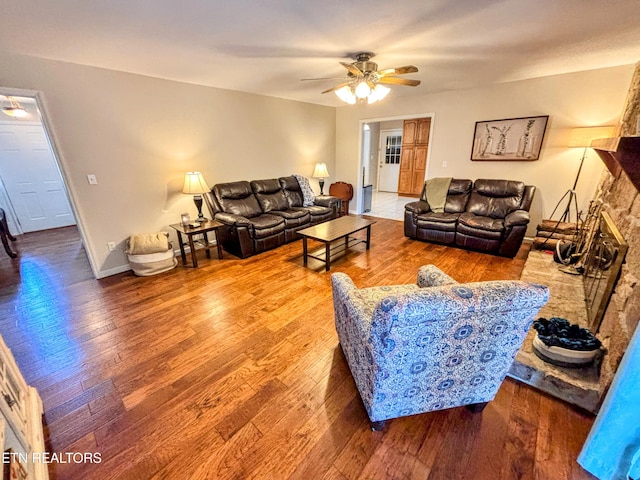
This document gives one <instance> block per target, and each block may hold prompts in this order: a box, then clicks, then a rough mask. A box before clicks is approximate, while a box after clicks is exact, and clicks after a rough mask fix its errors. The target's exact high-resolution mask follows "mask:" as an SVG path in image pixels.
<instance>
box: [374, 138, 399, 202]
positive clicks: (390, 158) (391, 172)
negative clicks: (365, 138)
mask: <svg viewBox="0 0 640 480" xmlns="http://www.w3.org/2000/svg"><path fill="white" fill-rule="evenodd" d="M401 150H402V130H382V131H381V132H380V150H379V152H380V155H379V168H378V190H379V191H381V192H397V191H398V175H399V174H400V155H401V153H402V152H401Z"/></svg>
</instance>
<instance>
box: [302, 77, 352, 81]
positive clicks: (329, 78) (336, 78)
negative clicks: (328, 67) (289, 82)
mask: <svg viewBox="0 0 640 480" xmlns="http://www.w3.org/2000/svg"><path fill="white" fill-rule="evenodd" d="M315 80H345V77H320V78H301V79H300V81H301V82H310V81H315Z"/></svg>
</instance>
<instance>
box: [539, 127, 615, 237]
mask: <svg viewBox="0 0 640 480" xmlns="http://www.w3.org/2000/svg"><path fill="white" fill-rule="evenodd" d="M613 128H614V127H582V128H574V129H573V130H571V137H570V138H569V144H568V145H567V146H568V147H569V148H583V149H584V151H583V152H582V158H581V159H580V166H579V167H578V173H577V174H576V178H575V180H574V181H573V187H571V188H570V189H569V190H567V191H566V193H565V194H564V195H563V196H562V198H561V199H560V201H559V202H558V203H557V204H556V206H555V208H554V209H553V212H552V213H551V218H553V215H554V214H555V213H556V210H558V208H560V206H561V205H562V204H563V202H564V201H565V199H566V202H567V203H566V206H565V208H564V210H563V211H562V215H561V216H560V218H559V220H558V224H559V223H560V222H564V221H568V222H570V221H571V206H572V205H573V206H574V208H575V213H576V230H577V228H578V223H579V221H580V219H579V213H578V200H577V198H576V186H577V185H578V180H579V179H580V172H582V165H584V160H585V158H587V148H589V147H590V146H591V141H592V140H594V139H596V138H609V137H610V136H611V135H612V134H613ZM556 228H557V225H556Z"/></svg>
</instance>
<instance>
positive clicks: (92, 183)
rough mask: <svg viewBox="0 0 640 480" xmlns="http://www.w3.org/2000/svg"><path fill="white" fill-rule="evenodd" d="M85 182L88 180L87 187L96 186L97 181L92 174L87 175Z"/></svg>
mask: <svg viewBox="0 0 640 480" xmlns="http://www.w3.org/2000/svg"><path fill="white" fill-rule="evenodd" d="M87 180H89V185H97V184H98V179H97V178H96V176H95V175H93V174H92V173H91V174H89V175H87Z"/></svg>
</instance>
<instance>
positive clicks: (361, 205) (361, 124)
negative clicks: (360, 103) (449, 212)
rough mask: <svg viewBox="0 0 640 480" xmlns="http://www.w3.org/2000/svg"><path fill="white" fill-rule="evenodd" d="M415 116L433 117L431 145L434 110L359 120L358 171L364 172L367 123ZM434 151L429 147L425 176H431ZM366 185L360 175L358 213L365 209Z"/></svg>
mask: <svg viewBox="0 0 640 480" xmlns="http://www.w3.org/2000/svg"><path fill="white" fill-rule="evenodd" d="M414 118H430V119H431V128H430V129H429V147H431V146H432V145H433V130H434V125H435V120H436V115H435V113H434V112H430V113H415V114H408V115H395V116H388V117H373V118H362V119H360V120H359V128H358V171H359V172H362V171H363V170H362V169H363V167H364V165H365V159H363V158H362V155H363V148H362V141H363V132H364V126H365V124H368V123H379V122H386V121H390V120H411V119H414ZM432 151H433V148H429V151H428V152H427V169H426V171H425V178H428V177H429V170H430V167H431V164H432V162H431V152H432ZM363 186H364V179H363V176H362V175H360V176H359V178H358V184H357V188H356V189H355V191H354V200H355V203H356V213H357V214H359V215H361V214H362V213H363V210H364V202H363V195H362V187H363Z"/></svg>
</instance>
